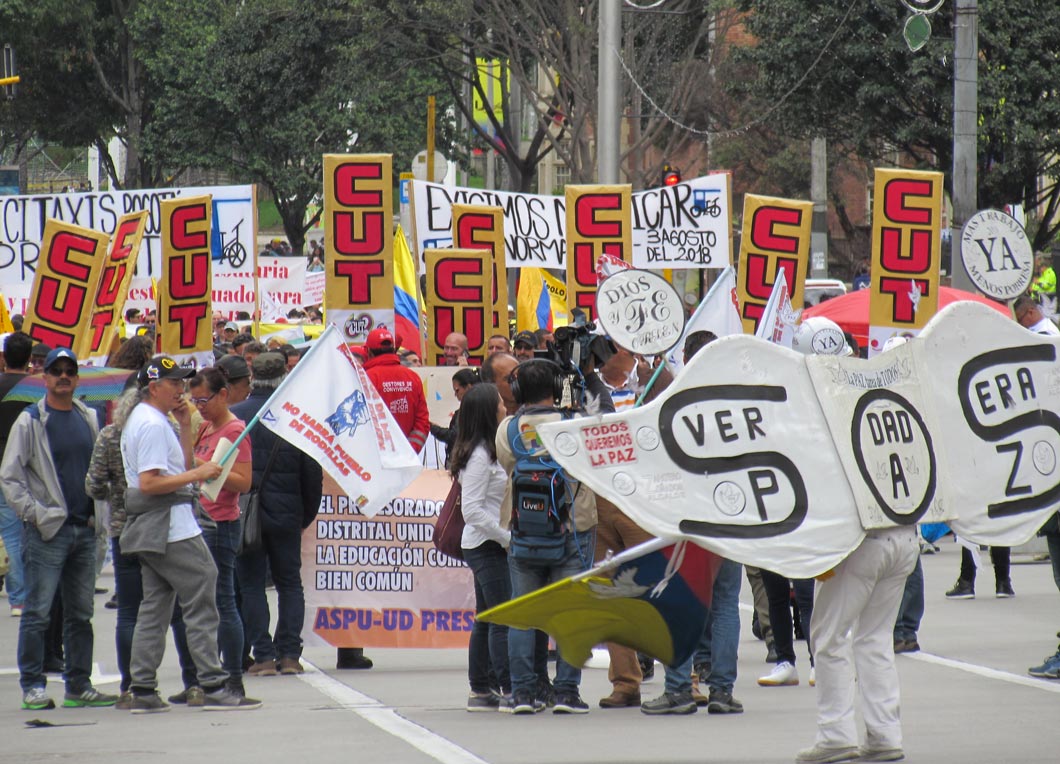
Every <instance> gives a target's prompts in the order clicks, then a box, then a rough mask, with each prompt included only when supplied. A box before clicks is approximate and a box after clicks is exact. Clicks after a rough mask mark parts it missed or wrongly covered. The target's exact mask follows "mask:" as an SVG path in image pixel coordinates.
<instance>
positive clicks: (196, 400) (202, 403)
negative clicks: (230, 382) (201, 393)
mask: <svg viewBox="0 0 1060 764" xmlns="http://www.w3.org/2000/svg"><path fill="white" fill-rule="evenodd" d="M216 397H217V393H214V394H213V395H211V396H209V397H208V398H189V399H188V400H190V401H191V402H192V403H194V404H195V405H196V406H205V405H206V404H207V403H209V402H210V401H212V400H213V399H214V398H216Z"/></svg>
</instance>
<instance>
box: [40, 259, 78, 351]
mask: <svg viewBox="0 0 1060 764" xmlns="http://www.w3.org/2000/svg"><path fill="white" fill-rule="evenodd" d="M62 286H63V282H61V281H59V280H58V279H55V278H52V277H50V276H44V277H43V278H41V281H40V299H39V300H37V318H39V319H40V320H41V321H46V322H47V323H49V324H52V325H54V326H61V327H64V328H69V329H73V328H74V327H76V326H77V325H78V324H79V323H80V322H81V314H82V313H83V312H84V310H85V307H86V306H85V302H86V298H87V296H88V290H87V289H86V288H85V287H83V286H78V285H75V284H67V285H66V299H65V300H63V301H62V303H61V304H60V300H59V291H60V289H61V288H62ZM53 347H54V346H53Z"/></svg>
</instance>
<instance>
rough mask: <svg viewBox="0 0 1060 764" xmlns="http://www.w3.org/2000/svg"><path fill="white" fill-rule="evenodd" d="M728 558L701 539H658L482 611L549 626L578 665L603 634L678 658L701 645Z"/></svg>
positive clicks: (486, 616) (527, 625) (523, 624)
mask: <svg viewBox="0 0 1060 764" xmlns="http://www.w3.org/2000/svg"><path fill="white" fill-rule="evenodd" d="M720 565H721V558H720V557H718V556H717V555H715V554H714V553H713V552H709V551H707V550H706V549H703V548H702V547H699V546H696V545H695V544H691V543H687V542H678V543H677V544H675V543H674V542H673V541H669V540H663V539H653V540H651V541H648V542H645V543H644V544H640V545H639V546H636V547H634V548H633V549H630V550H627V551H625V552H623V553H621V554H619V555H616V556H615V557H614V558H612V559H611V560H610V561H608V562H606V563H604V564H602V565H599V566H597V567H596V568H593V569H592V570H590V571H588V572H586V573H581V574H579V575H577V576H574V577H572V578H567V579H564V580H563V581H559V582H557V583H555V584H552V585H550V586H546V587H545V588H543V589H538V590H537V591H535V592H531V593H530V594H527V595H524V596H522V597H519V598H517V599H514V600H511V601H510V602H506V603H504V604H503V605H498V606H497V607H495V608H491V609H489V610H487V611H485V612H483V613H480V614H479V616H478V619H479V620H481V621H487V622H490V623H502V624H505V625H507V626H512V627H514V628H517V629H541V630H542V631H545V632H547V633H548V634H551V635H552V636H553V637H554V638H555V640H556V645H557V647H558V648H559V652H560V655H561V656H562V657H563V660H565V661H567V662H568V663H570V664H571V665H572V666H581V665H583V664H584V663H585V661H587V660H588V659H589V656H590V654H591V653H592V649H593V646H594V645H598V644H601V643H603V642H616V643H618V644H620V645H625V646H627V647H632V648H634V649H636V650H639V651H640V652H643V653H646V654H648V655H651V656H653V657H655V658H658V659H659V660H660V661H662V662H663V663H664V664H666V665H668V666H677V665H680V664H681V663H683V662H684V661H685V660H687V659H688V658H689V657H690V656H691V655H692V654H693V653H694V652H695V650H696V646H697V645H698V644H699V640H700V637H702V635H703V629H704V628H705V626H706V623H707V614H708V612H709V608H710V600H711V592H712V590H713V587H714V576H715V575H716V573H717V570H718V567H719V566H720ZM616 568H617V569H616ZM610 571H614V575H613V576H612V577H610V578H609V577H608V574H609V573H610Z"/></svg>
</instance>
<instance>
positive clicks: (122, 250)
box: [77, 212, 147, 366]
mask: <svg viewBox="0 0 1060 764" xmlns="http://www.w3.org/2000/svg"><path fill="white" fill-rule="evenodd" d="M146 228H147V213H146V212H130V213H129V214H128V215H123V216H122V217H121V218H120V219H119V220H118V225H117V227H116V228H115V229H114V236H113V238H112V239H111V242H110V252H109V253H108V254H107V260H106V262H105V263H104V265H103V272H102V274H101V275H100V279H99V286H98V287H97V288H96V296H95V299H94V300H93V302H92V317H91V318H90V319H89V331H88V332H86V333H85V336H84V339H83V340H82V343H81V346H80V348H79V349H78V351H77V356H78V358H80V359H82V360H83V361H85V362H87V363H89V364H91V365H94V366H103V365H104V364H105V363H106V360H107V355H108V354H109V353H110V352H111V351H112V350H113V349H114V343H115V341H116V340H117V337H118V326H119V324H120V322H121V320H122V306H123V305H125V300H126V298H127V297H128V296H129V284H130V283H132V277H133V272H134V271H135V269H136V258H137V256H138V255H139V254H140V243H141V240H142V239H143V236H144V230H145V229H146Z"/></svg>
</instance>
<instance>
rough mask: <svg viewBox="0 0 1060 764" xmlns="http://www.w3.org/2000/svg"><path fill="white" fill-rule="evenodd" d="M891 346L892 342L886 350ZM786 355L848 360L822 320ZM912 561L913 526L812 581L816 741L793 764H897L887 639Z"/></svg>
mask: <svg viewBox="0 0 1060 764" xmlns="http://www.w3.org/2000/svg"><path fill="white" fill-rule="evenodd" d="M898 344H901V343H898V342H892V343H891V345H890V346H889V347H888V349H890V348H891V347H895V346H896V345H898ZM792 347H793V348H794V349H795V350H798V351H799V352H801V353H806V354H807V355H811V354H813V355H840V356H849V355H852V354H853V351H852V350H851V348H850V346H849V345H848V344H847V343H846V341H845V339H844V336H843V330H842V329H840V328H839V326H838V325H836V323H835V322H834V321H831V320H829V319H827V318H824V317H823V316H815V317H813V318H810V319H807V320H806V321H804V322H803V323H802V324H801V325H800V326H799V328H798V329H797V330H796V334H795V340H794V341H793V342H792ZM851 511H852V512H853V511H856V510H855V509H854V508H853V507H851ZM919 555H920V543H919V539H918V536H917V531H916V526H915V525H901V526H895V527H891V528H880V529H875V530H870V531H866V533H865V539H864V541H862V542H861V544H860V545H859V546H858V548H857V549H855V550H854V551H853V552H851V553H850V554H849V555H848V556H847V557H846V559H844V560H843V561H842V562H841V563H839V565H837V566H836V567H835V568H834V569H832V570H830V571H828V573H826V574H825V575H823V576H820V577H818V579H817V587H816V596H815V598H814V607H813V616H812V619H811V621H810V645H811V647H812V649H813V655H814V658H815V660H816V669H817V677H816V678H817V741H816V743H815V744H814V745H813V747H812V748H806V749H804V750H802V751H799V753H798V754H797V755H796V757H795V761H796V762H797V764H835V763H837V762H846V761H900V760H902V759H904V758H905V753H904V752H903V750H902V726H901V720H900V718H899V707H898V705H899V704H898V698H899V688H898V670H897V669H896V668H895V665H894V644H893V631H894V622H895V618H896V617H897V615H898V607H899V605H900V604H901V601H902V593H903V591H904V590H905V581H906V579H907V578H908V577H909V574H910V573H912V572H913V568H914V567H915V566H916V561H917V559H918V558H919ZM857 695H860V696H861V712H862V717H863V719H864V723H865V743H864V745H863V746H862V747H860V748H859V747H858V730H857V725H856V720H855V717H854V705H855V698H856V697H857Z"/></svg>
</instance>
